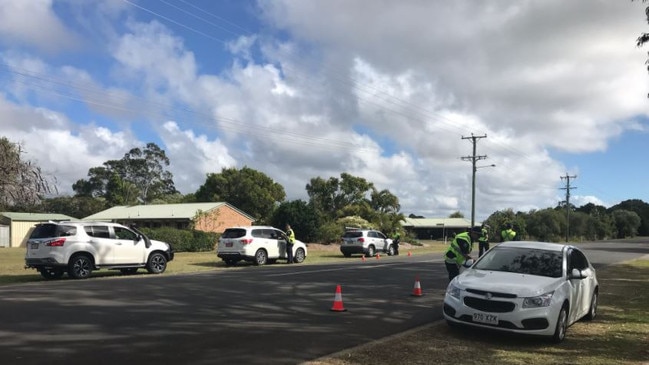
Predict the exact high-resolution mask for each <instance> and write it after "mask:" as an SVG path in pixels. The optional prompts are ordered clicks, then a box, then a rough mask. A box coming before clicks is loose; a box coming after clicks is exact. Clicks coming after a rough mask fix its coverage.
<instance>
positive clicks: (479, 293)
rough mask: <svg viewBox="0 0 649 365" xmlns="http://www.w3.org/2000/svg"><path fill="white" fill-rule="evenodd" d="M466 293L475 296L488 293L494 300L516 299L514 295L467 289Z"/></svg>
mask: <svg viewBox="0 0 649 365" xmlns="http://www.w3.org/2000/svg"><path fill="white" fill-rule="evenodd" d="M466 291H468V292H469V293H472V294H477V295H487V293H489V294H491V296H492V297H494V298H511V299H514V298H516V294H510V293H498V292H493V291H486V290H480V289H467V290H466Z"/></svg>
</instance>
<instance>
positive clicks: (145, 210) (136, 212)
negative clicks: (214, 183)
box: [83, 202, 254, 221]
mask: <svg viewBox="0 0 649 365" xmlns="http://www.w3.org/2000/svg"><path fill="white" fill-rule="evenodd" d="M223 206H229V207H230V208H232V209H234V210H236V211H237V212H239V213H241V214H242V215H244V216H246V217H247V218H250V219H251V220H254V218H253V217H251V216H250V215H248V214H246V213H244V212H242V211H240V210H238V209H236V208H235V207H233V206H231V205H230V204H228V203H223V202H210V203H185V204H150V205H131V206H126V205H118V206H114V207H112V208H109V209H106V210H104V211H101V212H99V213H95V214H93V215H90V216H87V217H85V218H83V220H85V221H105V220H114V219H190V220H191V219H193V218H194V217H196V214H198V213H199V212H203V213H206V212H209V211H211V210H214V209H217V208H220V207H223Z"/></svg>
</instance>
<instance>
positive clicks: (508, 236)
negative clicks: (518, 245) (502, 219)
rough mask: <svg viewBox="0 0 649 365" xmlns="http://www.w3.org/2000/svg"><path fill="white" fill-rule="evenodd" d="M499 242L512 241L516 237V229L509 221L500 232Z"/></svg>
mask: <svg viewBox="0 0 649 365" xmlns="http://www.w3.org/2000/svg"><path fill="white" fill-rule="evenodd" d="M500 238H501V242H507V241H513V240H514V238H516V231H514V228H513V227H512V224H511V223H507V224H506V225H505V229H503V230H502V232H500Z"/></svg>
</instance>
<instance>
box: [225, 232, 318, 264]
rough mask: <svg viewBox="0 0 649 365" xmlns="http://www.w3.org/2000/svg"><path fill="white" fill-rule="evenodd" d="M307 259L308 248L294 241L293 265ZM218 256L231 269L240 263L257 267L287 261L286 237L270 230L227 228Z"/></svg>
mask: <svg viewBox="0 0 649 365" xmlns="http://www.w3.org/2000/svg"><path fill="white" fill-rule="evenodd" d="M306 255H307V249H306V245H305V244H304V243H303V242H302V241H300V240H295V242H294V243H293V262H296V263H301V262H303V261H304V259H305V258H306ZM217 256H218V257H219V258H221V259H222V260H223V261H224V262H225V264H226V265H228V266H229V265H234V264H236V263H237V262H239V261H241V260H244V261H249V262H252V263H254V264H255V265H265V264H267V263H270V264H272V263H275V262H276V261H277V260H278V259H284V260H286V259H287V256H286V233H284V231H282V230H279V229H277V228H274V227H268V226H247V227H232V228H228V229H226V230H225V231H224V232H223V234H222V235H221V237H220V238H219V244H218V248H217Z"/></svg>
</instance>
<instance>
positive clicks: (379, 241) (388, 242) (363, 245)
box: [340, 229, 396, 257]
mask: <svg viewBox="0 0 649 365" xmlns="http://www.w3.org/2000/svg"><path fill="white" fill-rule="evenodd" d="M340 252H342V253H343V255H345V257H350V256H351V255H352V254H354V253H359V254H364V255H365V256H368V257H372V256H374V255H375V254H376V253H377V252H384V253H387V254H388V255H389V256H392V255H394V254H395V252H396V247H395V246H394V243H393V242H392V239H390V238H387V237H386V236H385V235H384V234H383V233H381V232H379V231H376V230H373V229H348V230H347V231H345V233H344V234H343V237H342V240H341V242H340Z"/></svg>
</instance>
